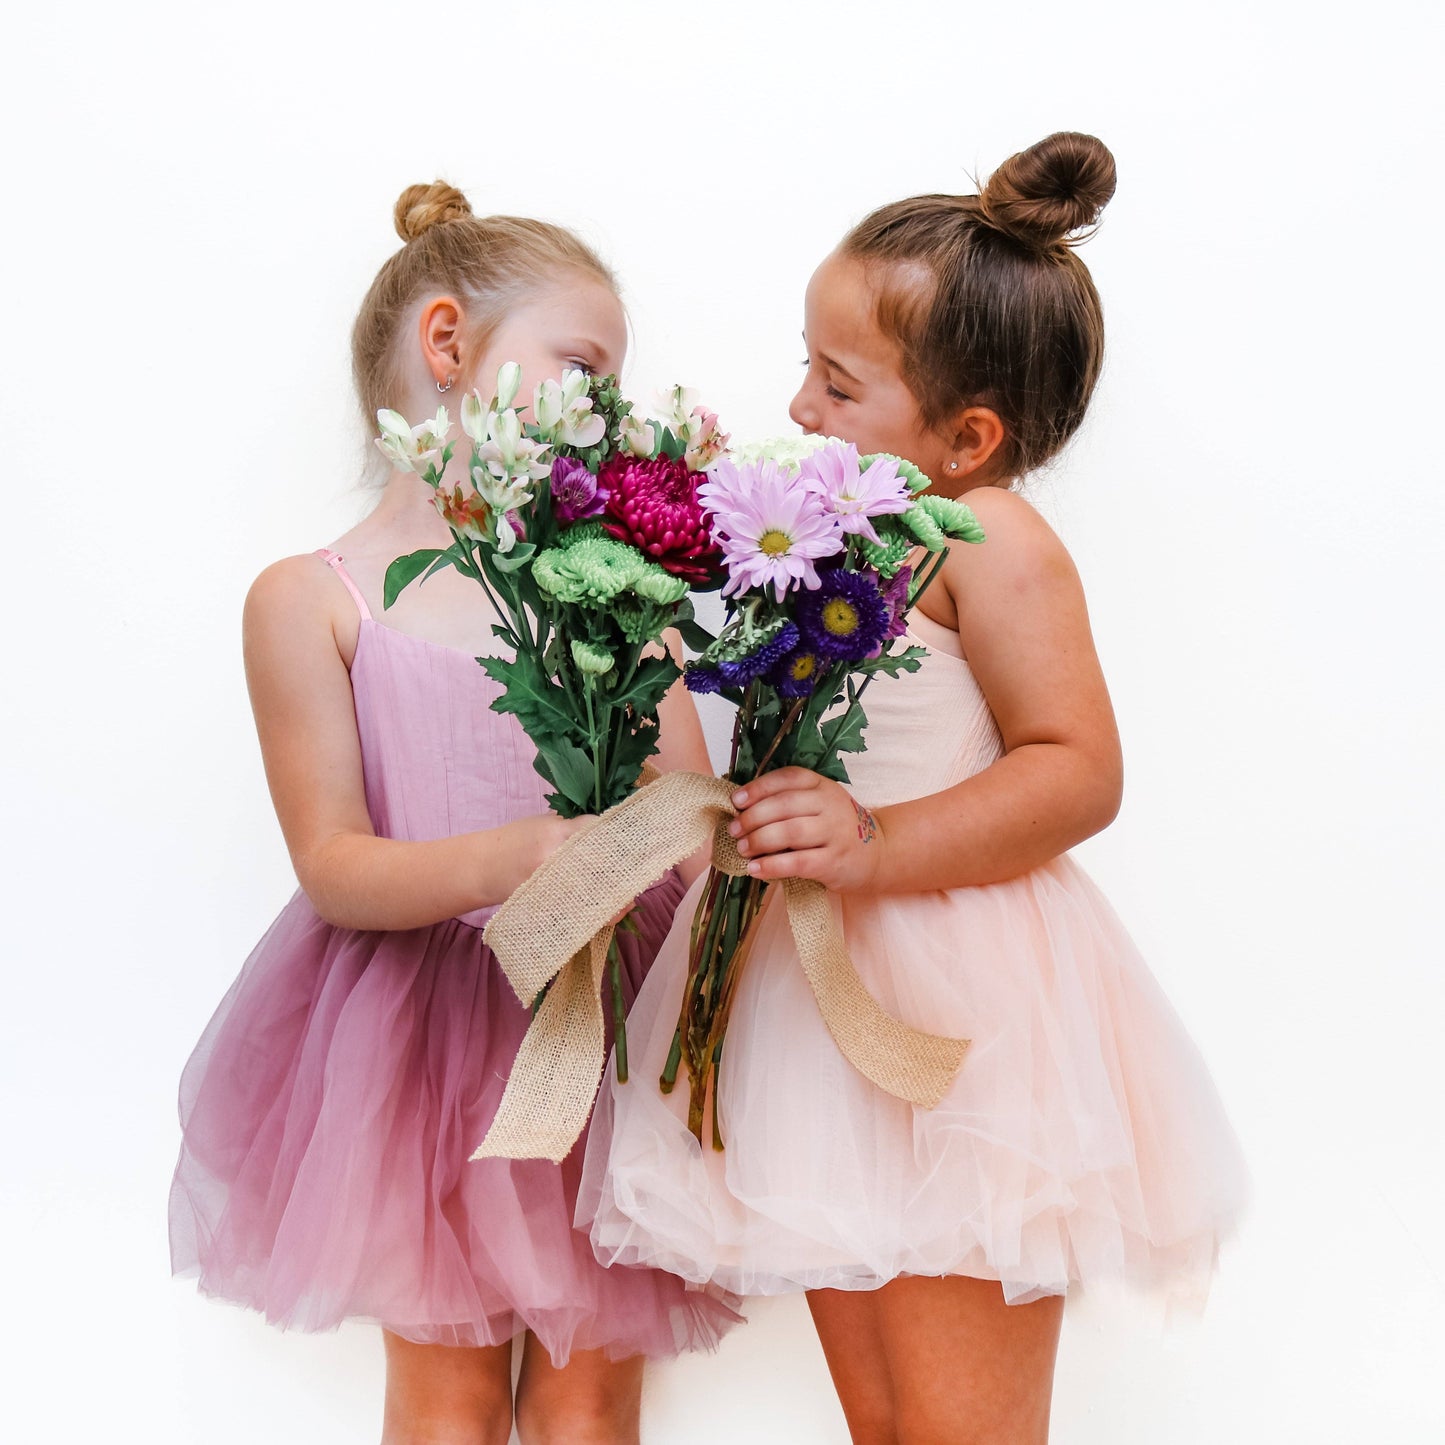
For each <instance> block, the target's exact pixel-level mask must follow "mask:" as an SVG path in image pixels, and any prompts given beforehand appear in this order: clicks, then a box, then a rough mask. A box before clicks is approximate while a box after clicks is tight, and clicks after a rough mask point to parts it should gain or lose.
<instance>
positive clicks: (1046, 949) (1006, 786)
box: [582, 133, 1242, 1445]
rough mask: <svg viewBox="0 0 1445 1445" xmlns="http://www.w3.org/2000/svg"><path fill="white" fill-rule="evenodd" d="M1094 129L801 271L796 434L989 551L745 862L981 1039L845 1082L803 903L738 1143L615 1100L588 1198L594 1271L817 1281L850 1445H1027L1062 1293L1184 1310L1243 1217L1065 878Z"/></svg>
mask: <svg viewBox="0 0 1445 1445" xmlns="http://www.w3.org/2000/svg"><path fill="white" fill-rule="evenodd" d="M1114 180H1115V174H1114V161H1113V157H1112V156H1111V155H1110V153H1109V151H1108V150H1107V149H1106V148H1105V147H1104V146H1103V145H1102V144H1101V143H1100V142H1099V141H1098V140H1096V139H1094V138H1093V137H1092V136H1086V135H1079V134H1072V133H1067V134H1059V135H1053V136H1050V137H1049V138H1048V139H1046V140H1044V141H1042V142H1040V143H1039V144H1038V145H1035V146H1032V147H1030V148H1029V149H1028V150H1026V151H1024V152H1022V153H1021V154H1019V155H1016V156H1014V157H1013V158H1012V159H1010V160H1009V161H1007V162H1005V164H1004V165H1003V166H1001V167H1000V168H999V170H998V171H997V172H996V173H995V174H994V175H993V177H992V178H991V179H990V180H989V182H988V184H987V185H986V186H984V187H983V189H982V191H981V193H980V194H978V195H966V196H944V195H932V196H918V197H914V198H912V199H910V200H905V201H900V202H897V203H896V204H893V205H888V206H884V207H883V208H882V209H880V210H878V211H875V212H874V213H873V214H871V215H870V216H868V217H866V218H865V219H864V220H863V221H861V222H860V223H859V224H858V225H857V226H855V227H854V228H853V230H852V231H850V232H849V234H848V235H847V236H845V237H844V239H843V241H842V243H841V244H840V245H839V246H838V247H837V249H836V250H835V251H834V252H833V253H832V254H831V255H829V256H828V257H826V258H825V259H824V261H823V263H822V265H821V266H819V268H818V270H817V271H816V273H815V274H814V276H813V278H812V281H811V282H810V284H809V286H808V290H807V297H806V300H805V304H804V317H805V325H804V339H805V342H806V346H807V352H808V355H807V362H806V366H807V374H806V376H805V378H804V382H803V386H802V388H801V390H800V391H799V392H798V394H797V396H796V397H795V398H794V400H793V404H792V408H791V414H792V417H793V419H794V420H795V421H796V422H797V423H798V425H799V426H800V427H802V429H803V430H804V431H805V432H808V433H818V434H826V435H831V436H834V437H838V438H841V439H842V440H844V441H848V442H853V443H856V445H857V447H858V449H859V451H860V452H862V453H877V452H890V453H894V454H896V455H898V456H902V457H905V458H908V459H909V460H911V461H912V462H914V463H915V464H916V465H917V466H918V467H919V468H920V469H921V470H922V471H923V472H924V473H925V474H926V476H927V477H928V478H929V480H930V484H931V487H932V489H933V490H934V491H935V492H937V493H940V494H942V495H944V496H948V497H954V498H959V497H961V498H965V499H966V500H967V502H968V505H969V506H970V507H971V508H972V509H973V511H974V512H975V513H976V515H977V517H978V519H979V521H980V522H981V524H982V526H983V529H984V531H985V532H986V534H987V540H986V541H985V542H984V543H983V544H982V545H980V546H971V547H959V548H955V549H954V551H953V552H952V554H951V555H950V556H949V558H948V561H947V563H946V564H945V567H944V570H943V572H942V573H941V574H940V576H939V579H938V581H937V583H936V584H935V585H934V586H933V587H932V588H931V589H930V590H929V591H928V592H927V593H926V594H924V595H923V597H922V598H921V599H920V601H919V603H918V605H917V607H915V609H914V610H913V612H912V613H911V615H910V619H909V633H910V640H911V641H914V642H917V643H921V644H923V645H924V646H926V647H927V649H928V655H927V657H926V658H925V659H924V660H923V663H922V666H921V667H920V669H919V670H918V671H917V672H916V673H913V674H911V675H908V674H904V675H901V676H899V677H897V678H878V679H876V680H875V681H874V684H873V686H872V687H871V688H870V691H869V693H868V696H867V700H866V707H867V712H868V717H869V725H868V729H867V733H866V741H867V748H868V750H867V752H865V753H862V754H858V755H856V756H853V755H850V758H849V761H848V768H849V772H850V775H851V778H852V785H851V788H845V787H843V786H842V785H840V784H838V783H836V782H832V781H829V780H827V779H825V778H822V777H820V776H819V775H817V774H815V773H812V772H808V771H805V770H802V769H798V768H782V769H779V770H777V771H775V772H771V773H766V774H764V775H763V776H762V777H761V778H760V779H758V780H756V781H754V782H751V783H749V784H747V786H746V788H744V789H742V790H740V791H738V792H737V793H736V794H735V795H734V803H735V804H736V806H737V807H738V808H739V809H740V810H741V811H740V813H739V816H738V817H737V819H736V820H735V821H734V822H733V823H732V825H731V830H732V832H733V834H734V836H735V837H736V838H737V840H738V847H739V850H740V851H741V852H742V853H743V855H744V856H745V857H747V858H748V859H750V860H751V861H750V863H749V870H750V871H751V872H752V873H753V874H754V875H755V876H757V877H759V878H763V879H769V880H775V879H783V878H787V877H801V878H811V879H816V880H818V881H820V882H822V883H824V884H825V885H827V887H828V888H829V889H831V890H833V891H834V907H835V909H836V912H837V915H838V919H839V923H840V926H841V928H842V930H843V934H844V937H845V939H846V942H847V946H848V950H849V953H850V955H851V957H852V960H853V963H854V965H855V966H856V967H857V969H858V972H859V974H860V975H861V977H862V980H863V982H864V984H865V985H866V986H867V988H868V989H869V991H870V992H871V993H872V994H873V995H874V997H875V998H876V1000H877V1001H878V1002H879V1003H880V1004H881V1005H882V1006H883V1007H884V1009H885V1010H887V1011H889V1012H891V1013H892V1014H894V1015H895V1016H896V1017H898V1018H901V1019H902V1020H903V1021H904V1022H905V1023H908V1024H912V1025H914V1026H916V1027H918V1028H922V1029H925V1030H927V1031H929V1032H932V1033H942V1034H948V1035H952V1036H956V1037H959V1038H967V1039H969V1040H971V1044H970V1047H969V1049H968V1051H967V1053H966V1054H965V1056H964V1060H963V1064H962V1067H961V1068H960V1070H959V1072H958V1074H957V1076H956V1077H955V1079H954V1081H953V1084H952V1085H951V1087H950V1088H949V1089H948V1091H947V1092H946V1093H945V1095H944V1097H943V1099H942V1101H941V1102H940V1103H939V1104H938V1105H937V1106H936V1107H935V1108H933V1109H923V1108H919V1107H916V1106H914V1105H912V1104H909V1103H906V1102H903V1101H901V1100H899V1099H896V1098H894V1097H892V1096H891V1095H889V1094H886V1093H884V1092H883V1091H882V1090H880V1089H878V1088H877V1087H876V1086H874V1085H873V1084H871V1083H869V1082H868V1081H867V1080H866V1079H865V1078H863V1076H862V1075H861V1074H859V1073H856V1072H855V1071H854V1070H853V1069H852V1068H851V1067H850V1066H849V1064H848V1063H847V1061H846V1060H845V1059H844V1057H843V1056H842V1054H841V1053H840V1052H839V1050H838V1048H837V1046H836V1045H835V1043H834V1042H833V1039H832V1038H831V1036H830V1035H829V1033H828V1031H827V1029H826V1028H825V1026H824V1024H823V1022H822V1018H821V1016H820V1014H819V1012H818V1009H817V1007H816V1005H815V1004H814V1001H813V997H812V994H811V992H810V990H809V987H808V984H807V982H806V980H805V978H804V976H803V973H802V969H801V967H800V965H799V961H798V956H797V952H796V948H795V946H794V943H793V939H792V935H791V933H790V931H789V927H788V923H787V919H786V916H785V910H783V909H781V908H777V907H774V908H772V909H770V910H769V911H768V912H767V913H765V914H764V915H763V919H762V922H761V925H760V927H759V930H758V933H757V937H756V940H755V942H754V944H753V947H752V951H751V953H750V955H749V957H748V963H747V967H746V969H745V970H744V971H743V973H742V975H741V978H740V981H739V983H738V984H737V992H736V993H735V995H734V996H733V1005H732V1007H733V1011H732V1015H731V1021H730V1024H729V1028H728V1033H727V1041H726V1051H725V1058H724V1061H723V1063H722V1066H721V1072H720V1076H719V1084H718V1103H717V1107H718V1109H719V1111H720V1116H721V1124H722V1134H723V1137H724V1138H725V1139H726V1148H725V1150H724V1151H723V1152H720V1153H719V1152H715V1151H714V1150H713V1149H711V1148H709V1147H705V1146H702V1145H700V1144H699V1143H698V1141H697V1139H695V1138H694V1136H693V1135H692V1133H691V1132H690V1131H689V1129H688V1127H687V1122H686V1118H685V1111H686V1108H687V1095H688V1091H687V1090H686V1089H679V1090H676V1091H674V1092H673V1093H672V1094H671V1095H668V1096H664V1095H662V1094H661V1093H659V1092H658V1091H657V1090H656V1089H642V1088H637V1087H636V1086H635V1085H634V1086H632V1087H630V1088H629V1089H626V1090H622V1089H617V1088H614V1087H611V1086H605V1087H604V1091H603V1096H602V1099H601V1100H600V1101H599V1105H598V1118H597V1120H596V1121H595V1122H594V1128H593V1135H592V1144H591V1147H590V1149H589V1153H588V1160H587V1168H586V1176H585V1178H584V1185H583V1198H582V1208H583V1211H584V1213H585V1214H586V1215H587V1216H588V1217H589V1218H590V1219H591V1229H592V1239H593V1243H594V1246H595V1247H596V1249H597V1251H598V1254H599V1256H600V1257H601V1258H603V1259H607V1260H609V1261H621V1262H626V1263H630V1264H645V1263H651V1264H661V1265H664V1266H665V1267H666V1268H669V1269H672V1270H676V1271H677V1272H678V1273H680V1274H683V1275H684V1276H685V1277H687V1278H690V1279H693V1280H697V1281H711V1282H714V1283H716V1284H719V1285H722V1286H724V1287H725V1288H727V1289H730V1290H735V1291H737V1292H739V1293H742V1294H759V1293H760V1294H774V1293H782V1292H788V1291H797V1290H806V1291H808V1299H809V1304H810V1307H811V1309H812V1313H813V1317H814V1320H815V1323H816V1325H817V1329H818V1333H819V1337H820V1339H821V1341H822V1345H823V1349H824V1352H825V1353H826V1355H827V1358H828V1363H829V1366H830V1368H831V1370H832V1374H833V1379H834V1381H835V1383H836V1385H837V1388H838V1393H839V1396H840V1399H841V1401H842V1405H843V1410H844V1413H845V1415H846V1417H847V1420H848V1424H849V1428H850V1430H851V1431H852V1435H853V1438H854V1440H855V1441H858V1442H869V1445H896V1442H925V1441H926V1442H929V1445H936V1442H944V1441H956V1442H963V1441H970V1442H972V1441H989V1442H1020V1445H1024V1442H1027V1445H1037V1442H1041V1441H1044V1440H1045V1439H1046V1438H1047V1434H1048V1419H1049V1401H1050V1394H1051V1386H1052V1377H1053V1368H1054V1358H1055V1351H1056V1346H1057V1340H1058V1334H1059V1327H1060V1321H1061V1318H1062V1310H1063V1302H1064V1296H1065V1294H1066V1292H1068V1291H1070V1290H1073V1289H1076V1288H1081V1287H1082V1288H1089V1287H1092V1286H1094V1285H1097V1284H1103V1283H1109V1282H1114V1281H1125V1282H1130V1283H1135V1284H1139V1285H1142V1286H1145V1287H1149V1288H1163V1289H1168V1290H1170V1291H1172V1292H1183V1293H1186V1294H1191V1293H1192V1294H1196V1295H1197V1294H1198V1292H1200V1291H1202V1289H1203V1288H1204V1286H1205V1285H1206V1283H1207V1281H1208V1278H1209V1276H1210V1273H1211V1271H1212V1269H1213V1266H1214V1262H1215V1257H1216V1252H1217V1249H1218V1245H1219V1242H1220V1240H1221V1238H1222V1236H1223V1235H1224V1234H1225V1232H1226V1231H1227V1230H1228V1228H1229V1227H1230V1225H1231V1222H1232V1220H1233V1218H1234V1217H1235V1214H1236V1211H1237V1209H1238V1207H1239V1203H1240V1199H1241V1194H1242V1166H1241V1162H1240V1159H1239V1155H1238V1151H1237V1146H1236V1144H1235V1141H1234V1138H1233V1135H1232V1133H1231V1131H1230V1128H1229V1125H1228V1123H1227V1121H1226V1119H1225V1117H1224V1113H1223V1110H1222V1108H1221V1106H1220V1103H1219V1100H1218V1098H1217V1096H1216V1094H1215V1091H1214V1088H1213V1086H1212V1083H1211V1081H1210V1079H1209V1075H1208V1073H1207V1071H1206V1069H1205V1067H1204V1064H1203V1062H1202V1061H1201V1059H1200V1057H1199V1055H1198V1053H1197V1052H1196V1050H1195V1048H1194V1046H1193V1044H1192V1043H1191V1042H1190V1040H1189V1038H1188V1036H1187V1034H1186V1033H1185V1031H1184V1029H1183V1027H1182V1026H1181V1025H1180V1023H1179V1021H1178V1020H1177V1019H1176V1017H1175V1016H1174V1014H1173V1012H1172V1011H1171V1009H1170V1007H1169V1005H1168V1003H1167V1002H1166V1001H1165V999H1164V998H1163V996H1162V995H1161V993H1160V991H1159V989H1158V987H1157V985H1156V984H1155V983H1154V981H1153V979H1152V977H1151V976H1150V974H1149V972H1148V971H1147V969H1146V967H1145V965H1144V963H1143V961H1142V960H1141V959H1140V958H1139V956H1138V955H1137V953H1136V952H1135V950H1134V948H1133V946H1132V944H1131V943H1130V941H1129V938H1128V936H1127V934H1126V933H1125V931H1124V929H1123V927H1122V925H1121V924H1120V923H1119V921H1118V919H1117V918H1116V916H1115V915H1114V913H1113V912H1112V911H1111V910H1110V908H1109V906H1108V904H1107V903H1106V901H1105V900H1104V899H1103V897H1102V896H1101V895H1100V894H1099V892H1098V890H1097V889H1096V888H1095V887H1094V886H1093V884H1092V883H1091V882H1090V881H1089V879H1088V878H1087V877H1086V876H1085V875H1084V874H1083V873H1082V871H1081V870H1080V869H1079V868H1078V866H1077V865H1076V864H1075V863H1073V862H1072V860H1071V859H1070V858H1069V857H1068V855H1067V852H1066V850H1067V849H1069V848H1070V847H1072V846H1073V845H1074V844H1076V843H1078V842H1080V841H1082V840H1083V839H1085V838H1087V837H1089V836H1090V835H1091V834H1093V833H1096V832H1097V831H1099V830H1100V829H1101V828H1103V827H1105V826H1106V825H1107V824H1108V823H1109V822H1110V821H1111V819H1112V818H1113V817H1114V814H1115V812H1116V810H1117V808H1118V805H1119V798H1120V790H1121V782H1122V768H1121V763H1120V752H1119V740H1118V734H1117V731H1116V728H1115V724H1114V717H1113V712H1112V709H1111V706H1110V702H1109V696H1108V692H1107V690H1106V688H1105V686H1104V680H1103V677H1102V675H1101V672H1100V668H1099V663H1098V659H1097V656H1096V653H1095V649H1094V643H1093V639H1092V637H1091V635H1090V629H1089V622H1088V615H1087V612H1086V609H1085V605H1084V597H1083V592H1082V589H1081V587H1080V583H1079V578H1078V574H1077V572H1076V571H1075V569H1074V566H1073V563H1072V562H1071V560H1070V558H1069V556H1068V554H1067V552H1066V551H1065V550H1064V547H1063V546H1062V544H1061V543H1060V541H1059V539H1058V538H1057V537H1056V536H1055V535H1054V533H1053V531H1052V530H1051V529H1050V528H1049V526H1048V525H1047V524H1046V523H1045V522H1044V520H1043V519H1042V518H1041V517H1040V516H1039V514H1038V513H1037V512H1036V511H1035V510H1034V508H1033V507H1032V506H1031V505H1030V504H1029V503H1028V501H1026V500H1025V498H1024V497H1023V496H1022V495H1021V494H1020V493H1019V492H1018V491H1017V490H1015V489H1014V488H1015V483H1016V482H1017V481H1018V480H1019V479H1020V478H1022V477H1023V476H1025V475H1026V474H1027V473H1028V472H1029V471H1031V470H1032V469H1034V468H1036V467H1038V466H1040V465H1041V464H1042V463H1044V462H1046V461H1048V460H1049V459H1050V458H1051V457H1052V456H1054V455H1055V454H1056V453H1057V452H1058V450H1059V449H1060V448H1061V447H1062V446H1063V445H1064V444H1065V443H1066V442H1067V441H1068V440H1069V438H1070V437H1071V436H1072V435H1073V434H1074V432H1075V430H1076V429H1077V428H1078V426H1079V423H1080V422H1081V421H1082V419H1083V417H1084V414H1085V411H1086V409H1087V407H1088V403H1089V398H1090V395H1091V394H1092V392H1093V389H1094V384H1095V382H1096V380H1097V378H1098V375H1099V369H1100V365H1101V361H1102V352H1103V322H1102V313H1101V308H1100V304H1099V298H1098V294H1097V292H1096V291H1095V288H1094V285H1093V282H1092V281H1091V279H1090V277H1089V273H1088V271H1087V269H1086V268H1085V266H1084V264H1083V263H1082V261H1081V260H1080V259H1079V257H1078V255H1077V254H1076V252H1075V250H1074V246H1075V245H1076V244H1077V242H1078V241H1079V240H1080V239H1082V238H1083V237H1084V236H1085V235H1087V234H1088V233H1089V232H1090V230H1091V229H1092V228H1093V227H1094V226H1095V224H1096V223H1097V221H1098V219H1099V215H1100V212H1101V211H1102V209H1103V207H1104V206H1105V204H1106V203H1107V202H1108V200H1109V198H1110V196H1111V195H1112V194H1113V190H1114ZM695 901H696V895H695V891H694V894H693V895H690V896H689V897H688V898H687V899H685V900H684V901H683V904H682V905H681V907H680V909H679V913H678V923H677V924H676V925H675V926H674V929H673V931H672V933H671V934H670V935H669V937H668V939H667V941H666V942H665V943H664V944H663V947H662V950H661V952H660V953H659V956H658V961H657V964H656V966H655V968H654V970H653V972H652V974H651V975H650V977H649V979H648V981H647V983H646V985H645V986H644V988H643V990H642V992H641V994H640V996H639V998H638V1001H637V1004H636V1006H635V1007H634V1009H633V1012H632V1014H631V1016H630V1021H629V1039H630V1052H631V1056H632V1067H633V1070H634V1073H635V1074H636V1075H637V1076H639V1077H643V1078H645V1077H648V1076H649V1075H650V1074H652V1075H655V1074H656V1073H657V1072H659V1071H660V1070H661V1068H662V1065H663V1062H664V1060H665V1058H666V1055H667V1051H668V1048H669V1045H670V1043H671V1040H672V1033H673V1027H674V1021H675V1017H676V1008H677V1000H678V998H679V997H680V996H681V980H682V978H683V977H684V976H685V973H686V968H687V953H688V926H689V921H690V919H691V917H692V912H693V904H694V903H695Z"/></svg>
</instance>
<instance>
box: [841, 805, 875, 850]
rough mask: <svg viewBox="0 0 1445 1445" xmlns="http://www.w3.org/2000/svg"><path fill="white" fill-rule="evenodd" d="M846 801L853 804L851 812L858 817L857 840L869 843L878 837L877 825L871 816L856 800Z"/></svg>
mask: <svg viewBox="0 0 1445 1445" xmlns="http://www.w3.org/2000/svg"><path fill="white" fill-rule="evenodd" d="M848 801H849V802H850V803H852V804H853V811H854V812H855V813H857V815H858V837H859V840H860V841H862V842H864V843H871V842H872V841H873V839H874V838H875V837H877V835H878V824H877V823H876V822H875V821H874V819H873V814H872V813H870V812H869V811H868V809H867V808H865V807H864V806H863V804H862V803H860V802H859V801H858V800H857V798H850V799H849V800H848Z"/></svg>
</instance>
